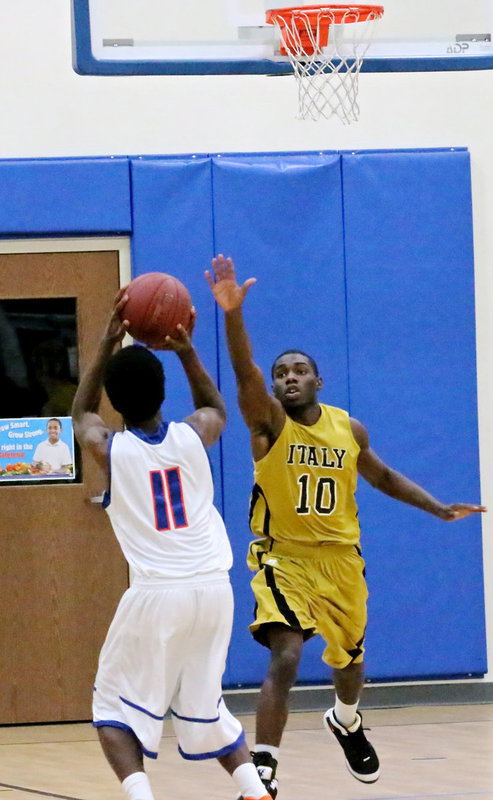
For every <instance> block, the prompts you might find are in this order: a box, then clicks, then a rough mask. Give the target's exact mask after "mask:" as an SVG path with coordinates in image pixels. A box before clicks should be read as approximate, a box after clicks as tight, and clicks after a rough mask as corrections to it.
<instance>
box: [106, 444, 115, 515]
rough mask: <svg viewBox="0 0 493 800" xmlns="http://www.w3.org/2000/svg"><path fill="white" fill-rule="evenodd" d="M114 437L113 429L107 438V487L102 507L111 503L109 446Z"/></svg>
mask: <svg viewBox="0 0 493 800" xmlns="http://www.w3.org/2000/svg"><path fill="white" fill-rule="evenodd" d="M114 438H115V431H113V432H112V434H111V436H110V437H109V439H108V454H107V456H108V488H107V489H106V491H105V492H103V508H108V506H109V504H110V503H111V447H112V445H113V439H114Z"/></svg>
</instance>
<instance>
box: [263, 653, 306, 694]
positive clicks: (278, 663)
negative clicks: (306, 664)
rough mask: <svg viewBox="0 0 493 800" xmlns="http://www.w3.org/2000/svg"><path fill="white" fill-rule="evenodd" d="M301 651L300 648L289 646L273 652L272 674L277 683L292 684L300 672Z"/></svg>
mask: <svg viewBox="0 0 493 800" xmlns="http://www.w3.org/2000/svg"><path fill="white" fill-rule="evenodd" d="M300 655H301V652H300V651H299V650H298V648H295V647H287V648H285V649H283V650H279V651H277V652H275V653H273V654H272V660H271V664H270V670H269V671H270V674H271V676H272V677H273V678H274V680H276V682H277V683H283V684H286V685H289V686H292V685H293V683H294V682H295V680H296V675H297V674H298V665H299V663H300Z"/></svg>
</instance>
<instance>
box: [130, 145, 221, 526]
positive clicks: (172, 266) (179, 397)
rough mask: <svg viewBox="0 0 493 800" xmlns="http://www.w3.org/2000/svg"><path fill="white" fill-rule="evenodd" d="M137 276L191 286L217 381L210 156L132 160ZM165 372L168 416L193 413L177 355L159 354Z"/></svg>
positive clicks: (204, 353)
mask: <svg viewBox="0 0 493 800" xmlns="http://www.w3.org/2000/svg"><path fill="white" fill-rule="evenodd" d="M131 175H132V218H133V229H134V235H133V237H132V269H133V275H134V276H137V275H141V274H142V273H144V272H168V273H171V274H172V275H175V276H176V277H177V278H179V279H180V280H181V281H183V283H184V284H185V285H186V287H187V288H188V290H189V292H190V294H191V297H192V302H193V303H194V305H195V306H196V308H197V311H198V314H197V323H196V328H195V331H194V341H195V343H196V345H197V349H198V351H199V352H200V355H201V358H202V360H203V362H204V364H205V366H206V368H207V369H208V370H209V372H210V374H211V375H212V376H213V377H214V379H215V380H217V379H218V368H217V331H216V310H215V306H214V302H213V300H212V297H211V296H210V290H209V287H208V286H207V283H206V281H205V278H204V270H205V269H207V268H208V267H209V266H210V260H211V254H212V253H213V229H212V186H211V160H210V159H208V158H201V159H198V158H197V159H195V158H191V157H190V158H183V159H179V158H175V159H139V158H136V159H132V161H131ZM158 355H159V357H160V358H161V360H162V362H163V364H164V368H165V372H166V375H167V386H168V398H167V400H166V402H165V412H166V416H167V418H168V419H182V418H183V416H184V415H185V414H189V413H192V411H193V410H194V409H193V405H192V400H191V394H190V389H189V387H188V382H187V380H186V378H185V375H184V372H183V369H182V368H181V365H180V364H179V362H178V357H177V356H176V355H175V354H174V353H159V354H158ZM219 451H220V446H219V444H218V445H216V446H215V447H214V448H213V449H212V450H211V451H210V452H211V459H212V463H213V468H214V476H215V485H216V502H217V504H218V506H219V508H220V509H221V510H222V483H221V479H220V459H219V456H220V452H219Z"/></svg>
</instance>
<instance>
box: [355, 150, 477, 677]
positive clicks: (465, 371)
mask: <svg viewBox="0 0 493 800" xmlns="http://www.w3.org/2000/svg"><path fill="white" fill-rule="evenodd" d="M343 180H344V216H345V251H346V265H347V287H348V334H349V337H348V342H349V380H350V399H351V413H352V414H353V416H355V417H357V418H358V419H360V420H361V421H362V422H363V423H364V424H365V425H366V426H367V427H368V429H369V432H370V434H371V443H372V445H373V447H374V449H375V450H376V451H377V452H378V453H379V454H380V455H381V457H382V458H383V459H384V460H385V461H386V462H387V463H388V464H390V465H391V466H393V467H394V468H396V469H398V470H400V471H402V472H403V473H405V474H406V475H408V476H409V477H410V478H412V479H414V480H415V481H416V482H417V483H419V484H421V485H422V486H424V487H426V488H427V489H428V490H429V491H430V492H431V493H432V494H433V495H435V496H436V497H438V498H439V499H440V500H443V501H444V502H447V503H448V502H470V503H478V502H480V486H479V467H478V441H477V407H476V364H475V353H476V350H475V315H474V277H473V276H474V271H473V242H472V220H471V190H470V164H469V154H468V153H467V152H453V151H443V152H423V153H420V152H414V153H368V154H356V155H349V154H348V155H345V156H344V157H343ZM360 484H361V488H360V491H359V504H360V511H361V514H360V516H361V520H362V530H363V544H364V552H365V555H366V558H367V560H368V581H369V586H370V591H371V598H370V604H369V610H370V624H369V631H368V641H367V644H368V656H367V666H368V673H369V675H370V676H373V677H377V678H398V677H401V678H404V677H426V676H447V675H457V674H468V673H482V672H484V671H485V670H486V657H485V653H486V650H485V630H484V612H483V579H482V560H481V520H480V519H479V517H477V516H475V517H470V518H468V519H465V520H461V521H459V522H455V523H452V524H451V523H449V524H446V523H444V522H443V521H441V520H439V519H438V518H436V517H433V516H430V515H429V514H426V513H424V512H422V511H419V510H414V509H412V508H410V507H409V506H406V505H403V504H401V503H398V502H396V501H395V500H392V499H390V498H387V497H385V496H384V495H382V494H381V493H380V492H376V491H374V490H371V489H368V488H367V485H366V486H365V485H364V482H363V481H361V482H360Z"/></svg>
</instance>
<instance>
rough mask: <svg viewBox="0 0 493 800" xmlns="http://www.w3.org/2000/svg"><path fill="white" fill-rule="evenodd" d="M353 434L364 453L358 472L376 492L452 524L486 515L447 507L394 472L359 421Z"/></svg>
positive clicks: (454, 505) (464, 506)
mask: <svg viewBox="0 0 493 800" xmlns="http://www.w3.org/2000/svg"><path fill="white" fill-rule="evenodd" d="M351 430H352V432H353V435H354V438H355V439H356V441H357V442H358V444H359V446H360V448H361V450H360V453H359V456H358V472H359V473H360V475H362V476H363V478H365V480H367V481H368V483H370V484H371V485H372V486H374V487H375V489H379V490H380V491H381V492H384V493H385V494H388V495H389V496H390V497H394V498H395V499H396V500H402V502H403V503H409V505H411V506H416V507H417V508H421V509H422V510H423V511H428V512H429V513H430V514H434V515H435V516H436V517H440V519H443V520H445V522H453V521H454V520H456V519H461V518H462V517H467V516H469V514H475V513H477V512H482V511H486V508H485V507H484V506H475V505H468V504H466V503H452V504H451V505H446V504H445V503H441V502H440V501H439V500H437V499H436V498H435V497H433V495H431V494H429V493H428V492H426V491H425V490H424V489H422V488H421V486H418V484H417V483H414V482H413V481H411V480H409V478H406V476H405V475H402V473H400V472H397V471H396V470H395V469H391V467H388V466H387V465H386V464H384V462H383V461H382V460H381V459H380V458H379V457H378V456H377V454H376V453H375V452H374V451H373V450H372V449H371V447H370V442H369V438H368V432H367V430H366V428H365V427H364V426H363V425H362V424H361V422H358V420H356V419H351Z"/></svg>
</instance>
